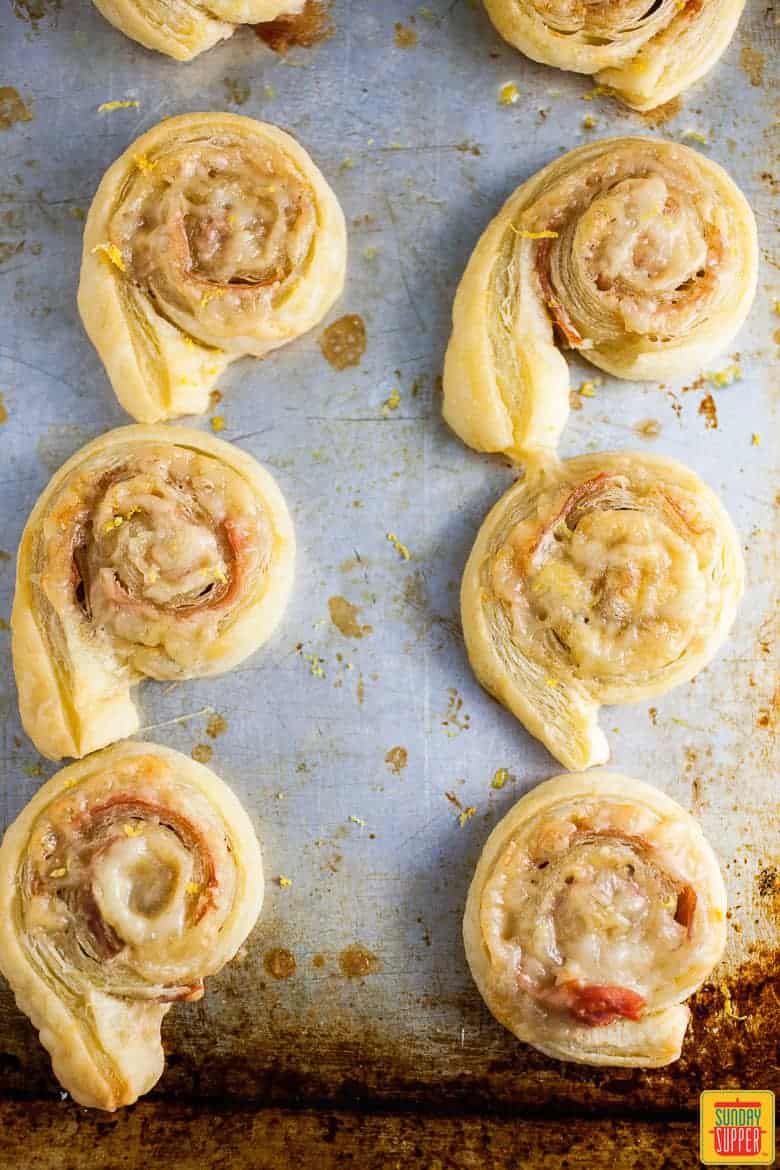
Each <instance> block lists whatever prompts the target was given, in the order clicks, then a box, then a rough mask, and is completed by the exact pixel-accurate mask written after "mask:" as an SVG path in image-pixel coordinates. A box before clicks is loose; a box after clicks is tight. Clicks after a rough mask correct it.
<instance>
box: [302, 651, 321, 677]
mask: <svg viewBox="0 0 780 1170" xmlns="http://www.w3.org/2000/svg"><path fill="white" fill-rule="evenodd" d="M303 658H304V661H305V662H308V664H309V668H310V670H309V673H310V674H311V675H312V676H313V677H314V678H325V671H324V670H323V669H322V664H323V662H324V661H325V659H324V658H318V657H317V655H316V654H304V656H303Z"/></svg>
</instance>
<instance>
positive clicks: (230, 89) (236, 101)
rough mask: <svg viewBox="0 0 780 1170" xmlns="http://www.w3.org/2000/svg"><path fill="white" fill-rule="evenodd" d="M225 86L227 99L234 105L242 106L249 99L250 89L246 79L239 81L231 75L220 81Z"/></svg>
mask: <svg viewBox="0 0 780 1170" xmlns="http://www.w3.org/2000/svg"><path fill="white" fill-rule="evenodd" d="M222 84H223V85H224V87H225V94H226V96H227V100H228V101H229V102H232V103H233V105H234V106H243V105H244V103H245V102H246V101H248V100H249V95H250V94H251V92H252V90H251V88H250V85H249V82H248V81H239V80H237V79H236V78H233V77H226V78H225V80H224V81H223V82H222Z"/></svg>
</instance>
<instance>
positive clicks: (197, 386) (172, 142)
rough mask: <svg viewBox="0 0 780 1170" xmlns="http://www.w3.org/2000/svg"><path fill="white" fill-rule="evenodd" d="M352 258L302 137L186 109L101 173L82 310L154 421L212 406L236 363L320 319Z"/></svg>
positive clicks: (124, 396)
mask: <svg viewBox="0 0 780 1170" xmlns="http://www.w3.org/2000/svg"><path fill="white" fill-rule="evenodd" d="M345 266H346V227H345V224H344V216H343V215H342V212H341V208H340V207H339V204H338V201H337V199H336V196H335V195H334V194H333V192H332V191H331V189H330V187H329V186H328V185H327V183H326V182H325V180H324V178H323V177H322V175H321V174H320V172H319V170H318V169H317V168H316V167H315V165H314V163H313V162H312V160H311V159H310V158H309V156H308V154H307V153H306V151H305V150H304V149H303V148H302V147H301V146H299V145H298V143H297V142H295V141H294V140H293V139H292V138H290V136H289V135H288V134H285V133H284V132H283V131H282V130H278V129H277V128H276V127H275V126H269V125H268V124H267V123H264V122H256V121H255V120H254V119H253V118H243V117H240V116H238V115H237V114H183V115H182V116H181V117H178V118H169V119H167V121H165V122H161V123H160V124H159V125H158V126H155V127H154V129H153V130H150V131H149V132H148V133H147V134H144V135H143V136H142V137H141V138H139V139H138V140H137V141H136V142H134V143H133V144H132V146H130V147H129V148H128V149H127V150H126V151H125V153H124V154H123V155H122V156H121V157H120V158H119V159H117V161H116V162H115V163H114V164H113V166H111V167H109V169H108V170H107V171H106V173H105V175H104V176H103V179H102V181H101V183H100V186H99V187H98V190H97V194H96V195H95V198H94V200H93V202H92V206H91V208H90V211H89V215H88V217H87V223H86V228H85V231H84V252H83V257H82V263H81V283H80V285H79V298H78V299H79V310H80V312H81V318H82V320H83V322H84V326H85V328H86V330H87V333H88V334H89V336H90V338H91V340H92V342H93V344H94V345H95V348H96V349H97V351H98V353H99V354H100V357H101V359H102V361H103V364H104V365H105V367H106V370H107V372H108V376H109V378H110V379H111V384H112V385H113V387H114V391H115V393H116V395H117V398H118V399H119V401H120V402H121V403H122V405H123V406H124V408H125V410H127V411H128V412H129V413H130V414H131V415H133V417H134V418H136V419H139V420H140V421H141V422H156V421H158V420H160V419H165V418H172V417H174V416H176V415H181V414H197V413H199V412H202V411H204V410H206V409H207V408H208V405H209V397H210V391H211V390H212V388H213V387H214V384H215V382H216V380H217V378H218V377H219V376H220V374H221V373H222V372H223V371H224V369H225V367H226V366H227V365H228V364H229V363H230V362H232V361H235V360H236V358H240V357H243V356H244V355H246V354H253V355H254V356H255V357H263V356H264V355H265V354H267V353H269V352H270V351H271V350H273V349H276V348H278V347H279V346H281V345H284V344H285V343H286V342H288V341H291V340H292V339H293V338H295V337H298V336H300V334H302V333H305V332H306V331H307V330H308V329H311V328H312V327H313V326H314V325H316V324H317V322H318V321H319V320H320V319H321V318H322V317H323V316H324V315H325V313H327V311H328V309H329V308H330V307H331V305H332V304H333V303H334V301H335V300H336V299H337V298H338V296H339V294H340V293H341V289H342V287H343V284H344V272H345Z"/></svg>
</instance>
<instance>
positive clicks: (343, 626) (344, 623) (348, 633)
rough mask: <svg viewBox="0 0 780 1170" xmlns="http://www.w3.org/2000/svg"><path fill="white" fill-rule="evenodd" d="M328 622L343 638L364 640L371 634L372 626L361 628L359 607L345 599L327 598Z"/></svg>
mask: <svg viewBox="0 0 780 1170" xmlns="http://www.w3.org/2000/svg"><path fill="white" fill-rule="evenodd" d="M328 612H329V613H330V620H331V621H332V622H333V624H334V626H335V627H336V629H337V630H339V631H340V633H342V634H343V635H344V637H345V638H365V637H366V635H367V634H370V633H372V632H373V629H374V627H373V626H363V625H361V624H360V622H359V621H358V614H359V613H360V606H359V605H353V604H352V602H351V601H347V599H346V597H338V596H337V597H329V598H328Z"/></svg>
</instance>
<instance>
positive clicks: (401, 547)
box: [387, 532, 412, 561]
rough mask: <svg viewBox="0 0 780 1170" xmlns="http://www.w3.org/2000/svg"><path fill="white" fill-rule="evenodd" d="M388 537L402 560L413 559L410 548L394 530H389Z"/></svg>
mask: <svg viewBox="0 0 780 1170" xmlns="http://www.w3.org/2000/svg"><path fill="white" fill-rule="evenodd" d="M387 539H388V541H389V542H390V544H392V546H393V548H394V549H395V551H396V552H397V553H398V555H399V557H400V558H401V560H402V561H410V560H411V559H412V554H411V553H410V552H409V549H408V548H407V547H406V545H405V544H402V543H401V541H400V540H399V539H398V537H397V536H396V534H395V533H394V532H388V533H387Z"/></svg>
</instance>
